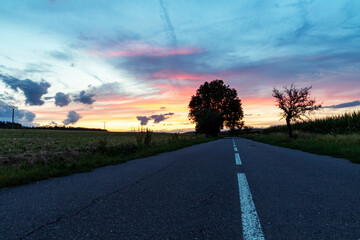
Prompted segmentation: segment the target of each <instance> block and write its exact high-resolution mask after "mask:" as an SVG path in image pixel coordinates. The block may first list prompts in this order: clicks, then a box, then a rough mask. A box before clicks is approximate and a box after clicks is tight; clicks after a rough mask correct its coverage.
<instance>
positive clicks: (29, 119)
mask: <svg viewBox="0 0 360 240" xmlns="http://www.w3.org/2000/svg"><path fill="white" fill-rule="evenodd" d="M24 117H25V120H26V121H27V122H32V121H34V119H35V117H36V114H35V113H33V112H30V111H25V116H24Z"/></svg>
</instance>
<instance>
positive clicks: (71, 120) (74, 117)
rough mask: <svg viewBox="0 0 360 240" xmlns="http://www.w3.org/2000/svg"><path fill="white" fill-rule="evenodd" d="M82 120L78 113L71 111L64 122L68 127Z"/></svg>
mask: <svg viewBox="0 0 360 240" xmlns="http://www.w3.org/2000/svg"><path fill="white" fill-rule="evenodd" d="M80 118H81V116H80V114H78V113H77V112H75V111H69V113H68V115H67V118H66V119H65V120H64V121H62V122H63V124H64V125H65V126H66V125H69V124H75V123H76V122H77V121H79V119H80Z"/></svg>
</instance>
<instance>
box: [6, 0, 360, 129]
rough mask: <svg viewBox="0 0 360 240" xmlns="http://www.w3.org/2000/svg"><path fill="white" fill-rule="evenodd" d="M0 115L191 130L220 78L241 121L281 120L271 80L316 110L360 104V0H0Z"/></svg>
mask: <svg viewBox="0 0 360 240" xmlns="http://www.w3.org/2000/svg"><path fill="white" fill-rule="evenodd" d="M0 32H1V35H0V120H1V121H10V120H11V111H12V110H11V108H10V106H16V107H17V109H16V110H15V113H16V114H15V118H16V121H17V122H20V123H22V124H24V125H28V126H39V125H40V126H43V125H66V126H79V127H91V128H103V127H104V123H105V126H106V128H107V129H108V130H111V131H130V130H132V129H137V128H138V127H139V126H140V124H142V125H143V126H145V125H146V126H148V127H150V128H151V129H153V130H155V131H169V132H170V131H173V132H177V131H178V132H183V131H191V130H194V124H192V123H191V122H190V121H189V120H188V112H189V109H188V108H187V106H188V103H189V101H190V99H191V96H192V95H194V94H195V92H196V89H197V88H198V87H199V86H200V85H201V84H203V83H204V82H205V81H212V80H214V79H222V80H224V82H225V84H227V85H229V86H230V87H231V88H235V89H236V90H237V92H238V95H239V97H240V99H241V100H242V106H243V109H244V114H245V117H244V121H245V124H246V125H247V126H253V127H268V126H271V125H279V124H284V123H283V120H280V113H281V112H280V111H281V110H280V109H278V108H277V107H276V106H275V100H274V98H273V97H272V90H273V88H274V87H275V88H278V89H281V88H282V87H283V86H290V85H291V84H295V85H296V86H297V87H299V88H301V87H307V86H312V89H311V96H312V97H314V98H315V99H316V100H317V102H318V103H322V105H323V106H324V108H322V110H321V111H319V112H318V113H317V114H316V115H315V116H314V117H324V116H329V115H336V114H339V113H344V112H351V111H357V110H360V1H357V0H354V1H344V0H338V1H337V0H332V1H326V0H318V1H309V0H308V1H306V0H301V1H291V0H287V1H275V0H274V1H257V0H248V1H247V0H237V1H231V0H224V1H215V0H207V1H200V0H194V1H176V0H138V1H118V0H107V1H100V0H41V1H40V0H17V1H0Z"/></svg>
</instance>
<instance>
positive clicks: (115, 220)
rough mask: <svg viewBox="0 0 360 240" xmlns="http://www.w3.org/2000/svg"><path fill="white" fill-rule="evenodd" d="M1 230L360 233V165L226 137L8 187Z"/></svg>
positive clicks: (23, 235) (0, 195)
mask: <svg viewBox="0 0 360 240" xmlns="http://www.w3.org/2000/svg"><path fill="white" fill-rule="evenodd" d="M0 239H37V240H39V239H107V240H110V239H259V240H261V239H277V240H278V239H337V240H339V239H346V240H350V239H355V240H358V239H360V165H356V164H352V163H350V162H348V161H347V160H343V159H336V158H331V157H326V156H318V155H314V154H309V153H304V152H301V151H297V150H290V149H286V148H281V147H275V146H270V145H266V144H263V143H257V142H253V141H250V140H246V139H241V138H235V139H234V140H233V139H232V138H225V139H220V140H217V141H213V142H209V143H205V144H200V145H195V146H191V147H188V148H184V149H181V150H178V151H174V152H168V153H163V154H159V155H157V156H153V157H148V158H144V159H138V160H134V161H130V162H127V163H125V164H120V165H116V166H108V167H103V168H99V169H96V170H94V171H92V172H88V173H79V174H74V175H71V176H66V177H60V178H53V179H49V180H45V181H40V182H36V183H32V184H28V185H24V186H19V187H15V188H8V189H3V190H0Z"/></svg>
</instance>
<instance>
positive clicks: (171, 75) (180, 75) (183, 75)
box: [153, 70, 214, 81]
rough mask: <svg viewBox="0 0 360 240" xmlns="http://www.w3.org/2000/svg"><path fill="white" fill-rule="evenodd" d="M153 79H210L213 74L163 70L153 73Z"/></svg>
mask: <svg viewBox="0 0 360 240" xmlns="http://www.w3.org/2000/svg"><path fill="white" fill-rule="evenodd" d="M153 78H155V79H174V80H202V81H206V80H208V81H211V80H212V79H213V78H214V75H211V74H199V73H187V72H176V71H169V70H164V71H160V72H157V73H155V74H154V75H153Z"/></svg>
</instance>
